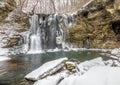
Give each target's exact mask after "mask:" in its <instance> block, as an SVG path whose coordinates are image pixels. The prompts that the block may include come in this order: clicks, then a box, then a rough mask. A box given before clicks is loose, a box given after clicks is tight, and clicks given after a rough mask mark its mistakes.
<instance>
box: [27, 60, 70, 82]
mask: <svg viewBox="0 0 120 85" xmlns="http://www.w3.org/2000/svg"><path fill="white" fill-rule="evenodd" d="M67 60H68V58H60V59H57V60H54V61H49V62H47V63H45V64H43V65H42V66H40V67H39V68H38V69H36V70H34V71H32V72H31V73H29V74H27V75H26V76H25V78H26V79H27V80H32V81H36V80H39V79H43V78H45V77H47V76H48V75H52V74H54V73H56V72H57V71H58V70H60V69H61V68H62V67H63V66H64V62H65V61H67Z"/></svg>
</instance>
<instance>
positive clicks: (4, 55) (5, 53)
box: [0, 48, 10, 61]
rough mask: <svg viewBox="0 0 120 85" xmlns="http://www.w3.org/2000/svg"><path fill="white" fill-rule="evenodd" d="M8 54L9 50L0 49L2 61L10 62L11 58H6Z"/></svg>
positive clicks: (0, 59)
mask: <svg viewBox="0 0 120 85" xmlns="http://www.w3.org/2000/svg"><path fill="white" fill-rule="evenodd" d="M8 52H9V50H8V49H3V48H0V61H5V60H10V58H9V57H6V56H7V54H8Z"/></svg>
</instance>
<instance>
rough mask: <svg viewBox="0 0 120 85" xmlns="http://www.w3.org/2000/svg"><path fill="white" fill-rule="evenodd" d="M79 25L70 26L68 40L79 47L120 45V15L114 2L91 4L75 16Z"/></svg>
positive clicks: (111, 46)
mask: <svg viewBox="0 0 120 85" xmlns="http://www.w3.org/2000/svg"><path fill="white" fill-rule="evenodd" d="M75 17H76V18H77V19H78V23H77V25H75V26H73V27H71V28H70V30H69V33H68V37H67V40H68V41H69V42H71V43H75V44H76V45H78V46H79V47H93V48H116V47H120V42H119V41H120V31H119V30H120V25H119V23H120V16H119V10H117V11H116V10H115V9H114V1H113V2H109V1H106V2H99V3H96V6H91V4H90V5H89V8H86V9H85V10H83V11H82V12H78V14H77V15H76V16H75Z"/></svg>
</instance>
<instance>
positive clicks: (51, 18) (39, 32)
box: [27, 14, 75, 52]
mask: <svg viewBox="0 0 120 85" xmlns="http://www.w3.org/2000/svg"><path fill="white" fill-rule="evenodd" d="M29 22H30V25H31V26H30V33H29V37H28V38H29V39H28V42H27V43H28V46H29V47H28V48H29V49H28V51H30V52H40V51H43V50H48V49H56V48H57V49H62V48H63V47H65V46H63V45H65V40H66V39H65V36H66V32H67V28H68V26H69V25H71V23H72V24H73V23H74V22H75V21H74V20H73V18H72V17H71V16H68V15H65V14H36V15H33V16H31V17H30V20H29Z"/></svg>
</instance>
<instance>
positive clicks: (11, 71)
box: [0, 51, 100, 85]
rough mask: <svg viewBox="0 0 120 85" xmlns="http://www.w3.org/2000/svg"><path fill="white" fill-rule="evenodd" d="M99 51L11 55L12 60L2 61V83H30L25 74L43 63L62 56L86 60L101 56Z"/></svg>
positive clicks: (2, 84) (6, 84)
mask: <svg viewBox="0 0 120 85" xmlns="http://www.w3.org/2000/svg"><path fill="white" fill-rule="evenodd" d="M99 56H100V55H99V52H87V51H82V52H73V51H72V52H54V53H43V54H21V55H14V56H10V57H11V58H12V60H10V61H4V62H0V85H30V84H28V83H27V82H25V80H24V76H25V75H26V74H28V73H29V72H31V71H32V70H34V69H36V68H38V67H39V66H40V65H42V64H43V63H45V62H47V61H50V60H54V59H58V58H61V57H68V58H69V59H71V58H75V59H77V60H80V61H81V62H82V61H85V60H89V59H93V58H95V57H99Z"/></svg>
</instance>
